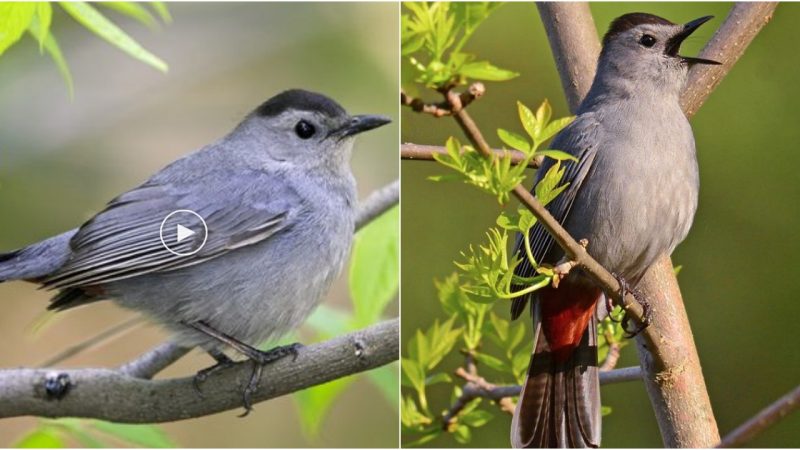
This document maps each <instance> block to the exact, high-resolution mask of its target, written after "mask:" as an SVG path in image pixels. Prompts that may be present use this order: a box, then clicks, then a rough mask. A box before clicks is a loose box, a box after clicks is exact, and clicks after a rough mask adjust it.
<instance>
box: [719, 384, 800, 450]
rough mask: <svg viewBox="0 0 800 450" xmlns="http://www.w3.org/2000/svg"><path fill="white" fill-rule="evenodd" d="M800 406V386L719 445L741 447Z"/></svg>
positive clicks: (740, 427)
mask: <svg viewBox="0 0 800 450" xmlns="http://www.w3.org/2000/svg"><path fill="white" fill-rule="evenodd" d="M798 408H800V386H797V387H796V388H794V389H793V390H792V391H791V392H789V393H788V394H786V395H784V396H783V397H781V398H779V399H778V400H776V401H775V402H774V403H773V404H771V405H769V406H767V407H766V408H764V409H763V410H761V411H760V412H759V413H758V414H756V415H755V416H753V418H751V419H750V420H748V421H747V422H745V423H743V424H742V425H740V426H739V427H737V428H736V429H735V430H733V431H731V432H730V434H728V435H727V436H725V438H723V439H722V441H721V442H720V443H719V444H718V445H717V447H719V448H722V447H741V446H743V445H744V444H746V443H748V442H750V441H751V440H753V438H755V437H756V436H758V435H759V434H761V433H763V432H764V431H765V430H766V429H767V428H769V427H771V426H773V425H775V424H776V423H778V422H779V421H780V420H781V419H783V418H784V417H786V416H788V415H789V414H790V413H792V412H793V411H796V410H797V409H798Z"/></svg>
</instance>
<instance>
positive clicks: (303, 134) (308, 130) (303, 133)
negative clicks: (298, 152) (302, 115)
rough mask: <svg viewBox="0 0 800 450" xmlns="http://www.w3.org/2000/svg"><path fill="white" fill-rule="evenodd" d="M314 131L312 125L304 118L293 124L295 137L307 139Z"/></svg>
mask: <svg viewBox="0 0 800 450" xmlns="http://www.w3.org/2000/svg"><path fill="white" fill-rule="evenodd" d="M316 131H317V130H316V129H315V128H314V125H311V124H310V123H309V122H307V121H305V120H301V121H300V122H297V125H295V126H294V132H295V133H297V137H299V138H300V139H308V138H310V137H311V136H313V135H314V133H316Z"/></svg>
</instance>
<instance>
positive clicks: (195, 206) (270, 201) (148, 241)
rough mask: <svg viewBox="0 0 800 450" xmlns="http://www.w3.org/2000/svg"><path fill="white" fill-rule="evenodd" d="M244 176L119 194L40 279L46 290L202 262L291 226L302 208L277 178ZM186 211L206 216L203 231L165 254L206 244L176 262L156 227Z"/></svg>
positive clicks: (173, 244) (146, 186)
mask: <svg viewBox="0 0 800 450" xmlns="http://www.w3.org/2000/svg"><path fill="white" fill-rule="evenodd" d="M242 175H243V174H236V175H232V176H230V177H228V178H227V181H225V180H222V179H218V180H204V182H200V181H198V182H197V183H190V184H188V185H187V184H186V183H180V184H181V187H176V186H174V185H173V184H171V183H154V182H148V183H146V184H144V185H143V186H140V187H139V188H136V189H134V190H132V191H130V192H128V193H126V194H123V195H121V196H120V197H118V198H116V199H114V200H113V201H111V202H110V203H109V204H108V205H107V207H106V208H105V209H104V210H103V211H102V212H100V213H99V214H97V215H96V216H95V217H94V218H92V219H91V220H89V221H88V222H87V223H86V224H84V225H83V226H82V227H81V228H80V229H79V230H78V232H77V233H76V234H75V236H74V237H73V238H72V240H71V241H70V247H71V249H72V256H71V257H70V259H69V260H68V261H67V262H66V263H65V264H64V265H63V266H62V267H61V268H60V269H59V270H57V271H56V272H54V273H53V274H51V275H50V276H48V277H47V278H46V279H45V280H43V287H44V288H45V289H64V288H69V287H76V286H90V285H97V284H102V283H108V282H111V281H116V280H122V279H126V278H132V277H136V276H139V275H143V274H147V273H152V272H161V271H167V270H175V269H179V268H182V267H187V266H191V265H195V264H199V263H202V262H204V261H207V260H209V259H212V258H215V257H217V256H220V255H222V254H225V253H227V252H229V251H233V250H235V249H237V248H241V247H245V246H248V245H252V244H255V243H258V242H261V241H264V240H265V239H268V238H269V237H270V236H273V235H274V234H275V233H277V232H279V231H280V230H282V229H284V228H286V227H287V226H288V225H290V224H291V223H292V221H293V219H294V217H295V215H296V214H297V213H298V208H300V207H301V202H300V201H299V199H298V198H297V196H296V194H295V193H294V191H292V190H291V189H290V188H288V187H286V184H283V183H280V182H276V180H274V179H272V180H269V179H262V180H259V178H263V177H268V176H267V174H263V173H253V174H247V175H246V176H242ZM242 179H246V180H247V182H246V183H245V182H242ZM234 180H238V181H239V182H237V183H234V182H233V181H234ZM176 184H178V183H176ZM186 209H188V210H191V211H194V212H196V213H197V214H198V215H200V216H201V217H203V219H204V220H205V223H206V227H207V230H208V233H207V236H202V234H203V233H202V232H196V234H195V235H193V236H191V238H188V239H183V240H180V242H175V241H176V240H175V239H174V238H172V239H171V241H170V242H171V243H170V245H169V248H170V249H171V250H173V251H175V252H177V253H184V254H185V253H189V252H191V250H193V249H196V248H197V247H198V245H199V243H198V241H197V240H198V239H199V240H202V239H203V238H204V237H205V239H206V242H205V244H204V245H203V246H202V247H201V248H200V250H198V251H197V252H196V253H194V254H191V255H186V256H180V255H176V254H174V253H171V252H170V251H168V250H167V249H166V248H165V245H164V244H163V243H162V238H161V229H162V222H163V221H164V219H165V217H167V215H169V214H170V213H171V212H173V211H176V210H186ZM198 223H199V221H198ZM174 227H175V225H172V228H174ZM166 230H167V228H166V227H165V235H167V233H166ZM192 231H194V230H192ZM170 232H171V230H170ZM171 234H174V233H171ZM171 234H170V236H171Z"/></svg>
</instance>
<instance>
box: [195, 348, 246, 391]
mask: <svg viewBox="0 0 800 450" xmlns="http://www.w3.org/2000/svg"><path fill="white" fill-rule="evenodd" d="M207 352H208V354H209V355H211V357H212V358H214V360H215V361H216V362H217V363H216V364H214V365H213V366H211V367H207V368H205V369H203V370H200V371H198V372H197V373H196V374H195V375H194V379H193V380H192V384H193V385H194V389H195V390H196V391H197V393H198V394H200V395H203V393H202V391H201V390H200V384H201V383H203V382H204V381H206V380H207V379H208V377H210V376H211V375H212V374H215V373H217V372H219V371H220V370H223V369H227V368H228V367H231V366H233V365H234V364H236V363H235V362H233V360H232V359H230V358H228V356H227V355H226V354H225V353H222V352H221V351H219V350H213V349H212V350H208V351H207Z"/></svg>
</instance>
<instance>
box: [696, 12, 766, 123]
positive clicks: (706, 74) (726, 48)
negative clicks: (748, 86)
mask: <svg viewBox="0 0 800 450" xmlns="http://www.w3.org/2000/svg"><path fill="white" fill-rule="evenodd" d="M777 6H778V3H777V2H747V3H736V4H735V5H734V6H733V8H731V11H730V12H729V13H728V17H726V18H725V22H724V23H723V24H722V26H721V27H719V29H718V30H717V32H716V33H714V36H713V37H712V38H711V40H710V41H709V42H708V44H706V46H705V47H704V48H703V50H702V52H700V57H702V58H708V59H713V60H715V61H719V62H721V63H722V65H720V66H709V65H698V66H695V67H694V68H693V69H692V71H691V73H689V82H688V83H686V89H685V90H684V92H683V94H682V95H681V106H682V107H683V110H684V111H685V112H686V116H687V117H691V116H693V115H694V114H695V113H696V112H697V110H698V109H700V106H702V105H703V103H704V102H705V101H706V100H707V99H708V96H709V95H711V93H712V92H713V91H714V89H716V87H717V86H718V85H719V84H720V83H721V82H722V79H723V78H725V76H726V75H727V74H728V72H730V70H731V69H732V68H733V65H734V64H736V61H738V60H739V58H740V57H741V56H742V55H743V54H744V51H745V50H746V49H747V46H748V45H750V42H752V41H753V39H754V38H755V37H756V35H758V32H759V31H761V29H762V28H763V27H764V25H766V24H767V23H768V22H769V21H770V19H772V14H773V12H775V8H776V7H777Z"/></svg>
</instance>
